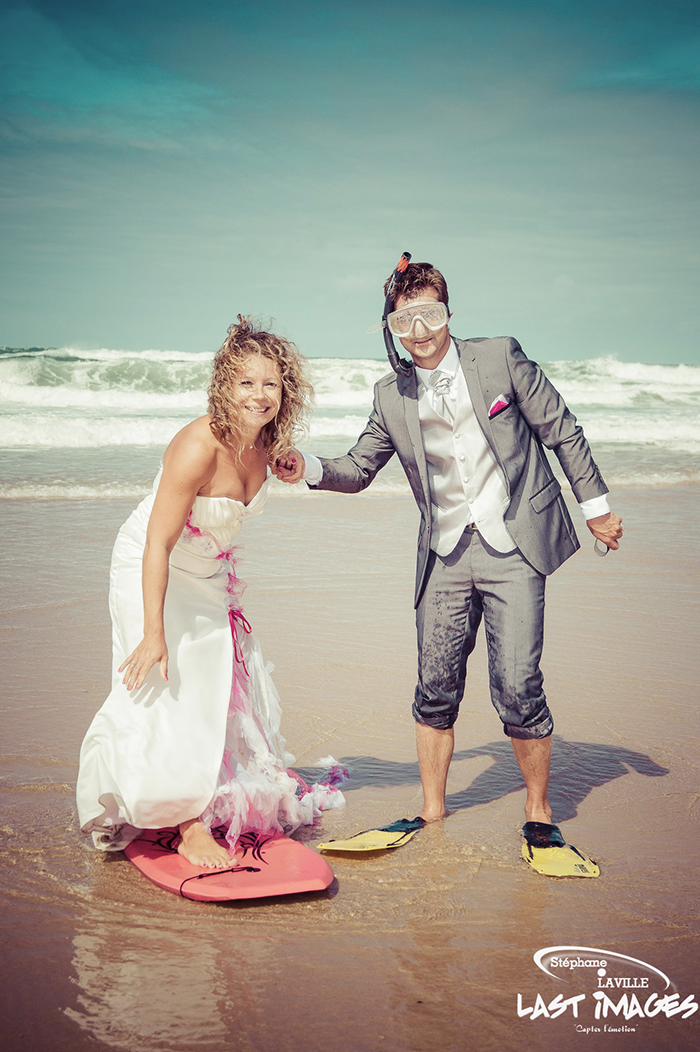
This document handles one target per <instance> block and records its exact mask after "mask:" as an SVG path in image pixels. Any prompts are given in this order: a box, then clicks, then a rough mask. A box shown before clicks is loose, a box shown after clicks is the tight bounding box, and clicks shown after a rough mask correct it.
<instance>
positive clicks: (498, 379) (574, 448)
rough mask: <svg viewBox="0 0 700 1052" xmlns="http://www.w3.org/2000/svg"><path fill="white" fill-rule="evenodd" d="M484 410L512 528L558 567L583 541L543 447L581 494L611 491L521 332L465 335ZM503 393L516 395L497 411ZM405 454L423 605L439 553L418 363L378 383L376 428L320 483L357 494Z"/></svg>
mask: <svg viewBox="0 0 700 1052" xmlns="http://www.w3.org/2000/svg"><path fill="white" fill-rule="evenodd" d="M454 342H455V344H456V346H457V353H458V354H459V358H460V363H461V366H462V369H463V371H464V375H465V377H466V380H467V386H468V388H469V394H470V396H471V401H472V405H473V406H474V412H475V414H476V418H477V420H478V421H479V424H480V426H481V429H482V431H483V432H484V435H485V436H486V439H487V441H488V443H489V445H490V446H491V449H492V450H493V452H494V455H495V457H496V459H497V461H498V463H499V464H500V466H501V468H502V470H503V473H504V475H505V478H506V486H507V488H508V494H509V497H510V504H509V506H508V510H507V511H506V514H505V523H506V525H507V527H508V531H509V533H510V535H511V537H512V538H513V542H514V544H516V545H517V547H518V549H519V550H520V552H521V554H522V555H523V556H524V557H525V559H527V561H528V562H529V563H530V564H531V565H532V566H534V567H535V569H536V570H538V571H539V572H540V573H543V574H550V573H553V571H554V570H556V569H557V567H559V566H561V564H562V563H563V562H564V560H565V559H568V558H569V556H570V555H573V553H574V552H575V551H576V549H577V548H578V547H579V543H578V539H577V537H576V531H575V530H574V526H573V523H572V521H571V518H570V516H569V513H568V511H567V510H566V506H565V504H564V499H563V497H562V495H561V487H560V485H559V483H558V482H557V480H556V479H555V477H554V475H553V474H552V470H551V468H550V466H549V463H548V462H547V457H546V455H545V452H544V450H543V448H542V446H543V445H544V446H547V448H548V449H551V450H553V451H554V453H555V454H556V456H557V458H558V459H559V463H560V464H561V466H562V469H563V471H564V474H565V475H566V477H567V479H568V480H569V482H570V483H571V487H572V489H573V491H574V495H575V497H576V499H577V500H578V501H579V502H581V501H584V500H590V499H591V498H592V497H598V496H601V495H602V494H604V493H607V492H608V488H607V486H606V485H605V482H604V481H603V479H602V477H601V474H600V472H599V470H598V468H597V466H596V464H595V462H594V460H593V457H592V455H591V451H590V448H589V446H588V443H587V441H586V439H585V437H584V434H583V431H582V429H581V427H580V426H579V425H578V424H577V423H576V417H575V416H573V414H572V413H570V412H569V410H568V409H567V407H566V405H565V404H564V400H563V399H562V397H561V395H560V394H559V392H558V391H557V390H556V389H555V388H554V387H553V386H552V384H551V383H550V382H549V380H548V379H547V378H546V376H545V375H544V373H543V372H542V370H541V369H540V367H539V365H537V363H536V362H532V361H530V359H529V358H527V357H526V356H525V354H524V353H523V351H522V349H521V347H520V344H519V343H518V341H517V340H514V339H512V338H509V337H499V338H496V339H472V340H457V339H455V341H454ZM499 398H502V399H504V400H505V401H507V402H508V403H509V405H508V407H507V408H505V409H501V411H500V412H497V413H496V414H495V415H494V416H492V417H491V418H489V409H490V407H491V406H492V405H493V404H494V402H495V401H496V400H497V399H499ZM394 453H397V454H398V457H399V460H400V461H401V464H402V466H403V469H404V471H405V472H406V476H407V478H408V481H409V483H410V486H411V489H412V490H413V496H414V497H415V499H416V503H417V504H418V507H419V508H420V513H421V524H420V530H419V534H418V561H417V567H416V592H415V602H416V605H418V601H419V599H420V595H421V591H422V588H423V583H424V580H425V571H426V566H427V562H428V554H429V551H430V537H431V528H432V516H431V512H430V487H429V482H428V468H427V464H426V459H425V450H424V448H423V441H422V437H421V427H420V420H419V417H418V390H417V379H416V375H415V370H413V371H412V372H411V375H410V376H403V375H401V376H398V375H396V373H393V372H392V373H389V374H388V375H387V376H384V377H382V379H381V380H379V381H378V383H377V384H375V388H374V408H373V410H372V413H371V416H370V418H369V420H368V422H367V426H366V428H365V429H364V431H363V432H362V434H361V435H360V437H359V438H358V440H357V442H356V444H355V445H354V446H353V448H352V449H351V450H350V452H349V453H346V454H345V456H342V457H337V458H336V459H334V460H326V459H324V458H321V463H322V465H323V480H322V481H321V482H320V483H319V485H318V487H317V488H318V489H328V490H339V491H342V492H344V493H356V492H358V491H360V490H363V489H365V487H367V486H369V484H370V482H371V481H372V479H373V478H374V476H375V475H376V474H377V472H378V471H379V470H380V468H383V467H384V465H385V464H386V463H387V461H388V460H390V458H391V457H392V456H393V455H394Z"/></svg>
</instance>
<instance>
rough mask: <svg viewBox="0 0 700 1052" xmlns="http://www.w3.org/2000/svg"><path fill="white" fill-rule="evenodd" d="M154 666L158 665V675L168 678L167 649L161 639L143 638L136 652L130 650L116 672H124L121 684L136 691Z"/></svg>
mask: <svg viewBox="0 0 700 1052" xmlns="http://www.w3.org/2000/svg"><path fill="white" fill-rule="evenodd" d="M154 665H160V674H161V676H162V677H163V679H164V680H167V678H168V648H167V647H166V645H165V640H164V639H163V638H162V637H161V638H152V637H151V638H144V639H142V640H141V642H140V643H139V645H138V646H137V647H136V650H132V652H131V653H130V654H129V656H128V658H127V659H126V661H123V662H122V664H121V665H120V666H119V669H118V671H119V672H124V679H123V680H122V683H123V684H124V686H125V687H126V689H127V690H133V689H134V687H135V688H136V689H137V690H138V689H139V687H140V686H141V684H142V683H143V681H144V680H145V678H146V676H147V675H148V673H149V672H150V671H151V669H152V668H153V666H154Z"/></svg>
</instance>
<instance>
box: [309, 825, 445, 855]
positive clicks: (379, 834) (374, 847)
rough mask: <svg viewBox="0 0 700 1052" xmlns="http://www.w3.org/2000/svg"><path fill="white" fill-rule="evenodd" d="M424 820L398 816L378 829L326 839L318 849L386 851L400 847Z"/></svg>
mask: <svg viewBox="0 0 700 1052" xmlns="http://www.w3.org/2000/svg"><path fill="white" fill-rule="evenodd" d="M424 825H425V821H424V819H422V818H400V819H399V820H398V822H392V824H391V825H389V826H382V827H381V828H380V829H365V830H363V831H362V832H361V833H355V834H354V836H350V837H348V838H347V839H346V840H328V841H327V842H326V843H325V844H318V845H317V846H318V850H319V851H349V852H356V851H387V850H388V849H389V848H393V847H402V846H403V844H407V843H408V841H409V840H410V839H411V838H412V837H414V836H415V835H416V833H417V832H418V830H419V829H422V828H423V826H424Z"/></svg>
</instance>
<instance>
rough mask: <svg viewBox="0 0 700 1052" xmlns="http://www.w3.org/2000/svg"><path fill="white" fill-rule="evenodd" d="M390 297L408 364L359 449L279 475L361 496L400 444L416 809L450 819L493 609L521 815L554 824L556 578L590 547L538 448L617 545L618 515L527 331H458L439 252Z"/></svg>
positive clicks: (389, 380) (380, 402)
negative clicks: (551, 644)
mask: <svg viewBox="0 0 700 1052" xmlns="http://www.w3.org/2000/svg"><path fill="white" fill-rule="evenodd" d="M392 281H393V285H391V284H390V282H392ZM384 292H385V295H387V294H389V292H390V293H391V301H392V302H391V304H390V305H391V306H393V310H392V311H391V312H390V313H389V314H388V316H387V318H386V324H387V325H388V327H389V330H390V331H391V332H392V334H393V335H395V336H397V337H398V338H399V339H400V341H401V344H402V346H403V347H404V349H405V350H406V351H408V353H409V355H410V356H411V360H412V366H413V367H412V368H406V369H405V370H404V371H403V372H395V373H390V374H389V375H388V376H385V377H383V379H381V380H380V381H379V382H378V383H377V384H376V385H375V390H374V409H373V411H372V414H371V416H370V418H369V420H368V422H367V426H366V427H365V429H364V431H363V432H362V434H361V435H360V437H359V438H358V440H357V443H356V444H355V445H354V446H353V448H352V449H351V450H350V451H349V453H347V454H346V455H345V456H343V457H338V458H336V459H334V460H328V459H325V458H320V459H319V458H317V457H314V456H311V455H308V454H307V455H306V456H302V455H301V454H298V456H297V460H296V463H295V464H294V465H293V466H292V462H291V461H289V462H288V467H286V468H285V467H281V466H280V467H278V474H279V477H280V478H281V479H283V481H286V482H292V483H293V482H298V481H300V480H301V479H302V478H303V479H305V480H306V482H307V483H308V484H309V486H311V487H312V488H316V489H326V490H339V491H342V492H345V493H356V492H358V491H360V490H363V489H365V487H366V486H368V485H369V484H370V482H372V480H373V478H374V477H375V475H376V474H377V472H378V471H379V470H380V469H381V468H382V467H384V465H385V464H386V463H387V461H388V460H389V459H390V458H391V457H392V456H393V455H394V453H396V454H398V457H399V460H400V461H401V464H402V467H403V469H404V471H405V472H406V476H407V478H408V481H409V483H410V486H411V489H412V491H413V495H414V497H415V499H416V502H417V504H418V507H419V509H420V512H421V524H420V530H419V534H418V564H417V571H416V588H415V607H416V624H417V629H418V684H417V686H416V690H415V700H414V702H413V716H414V719H415V721H416V743H417V749H418V761H419V766H420V776H421V782H422V786H423V796H424V807H423V810H422V812H421V817H422V818H424V819H425V820H426V821H434V820H436V819H440V818H442V817H444V815H445V790H446V783H447V773H448V769H449V765H450V761H451V759H452V753H453V750H454V730H453V727H454V723H455V721H456V719H457V715H458V711H459V704H460V702H461V700H462V695H463V693H464V685H465V680H466V668H467V659H468V657H469V655H470V654H471V652H472V650H473V649H474V645H475V642H476V635H477V630H478V628H479V624H480V623H481V621H482V619H483V621H484V627H485V631H486V643H487V648H488V667H489V679H490V689H491V700H492V702H493V705H494V707H495V709H496V711H497V713H498V715H499V717H500V718H501V720H502V723H503V730H504V732H505V734H506V735H508V737H509V738H510V741H511V744H512V747H513V751H514V753H515V758H516V760H517V762H518V764H519V766H520V770H521V772H522V775H523V778H524V779H525V785H526V787H527V800H526V804H525V819H526V822H543V823H551V820H552V811H551V808H550V806H549V802H548V798H547V786H548V780H549V767H550V755H551V734H552V730H553V726H554V724H553V721H552V716H551V713H550V711H549V708H548V706H547V702H546V699H545V695H544V691H543V689H542V684H543V677H542V672H541V671H540V658H541V654H542V642H543V619H544V592H545V581H546V576H547V575H548V574H550V573H553V572H554V570H556V569H557V567H559V566H560V565H561V564H562V563H563V562H564V560H565V559H568V558H569V556H570V555H573V553H574V552H575V551H576V549H577V548H578V547H579V543H578V540H577V538H576V532H575V530H574V526H573V523H572V522H571V519H570V517H569V514H568V512H567V510H566V506H565V504H564V500H563V498H562V495H561V488H560V486H559V483H558V482H557V480H556V479H555V478H554V476H553V474H552V472H551V469H550V467H549V464H548V462H547V458H546V455H545V453H544V450H543V448H542V447H543V446H546V447H547V448H548V449H551V450H552V451H553V452H554V454H555V455H556V457H557V458H558V460H559V463H560V464H561V467H562V470H563V472H564V474H565V475H566V477H567V479H568V480H569V482H570V484H571V487H572V489H573V492H574V495H575V496H576V499H577V501H578V502H579V505H580V508H581V511H582V513H583V515H584V518H585V520H586V522H587V525H588V528H589V530H590V531H591V533H592V534H593V536H594V537H595V538H596V539H597V540H598V541H600V542H602V543H603V544H605V545H607V547H608V548H613V549H616V548H618V539H619V538H620V537H621V536H622V520H621V519H620V518H619V517H618V516H617V515H615V514H614V513H613V512H612V511H610V509H609V507H608V502H607V499H606V496H605V495H606V493H607V492H608V490H607V486H606V485H605V483H604V481H603V479H602V477H601V475H600V472H599V470H598V468H597V467H596V465H595V463H594V461H593V458H592V456H591V451H590V449H589V446H588V443H587V442H586V439H585V438H584V435H583V431H582V430H581V428H580V427H579V426H578V424H577V423H576V418H575V417H574V416H573V415H572V414H571V413H570V412H569V410H568V409H567V407H566V405H565V404H564V401H563V399H562V398H561V395H560V394H559V393H558V392H557V391H556V390H555V388H554V387H553V386H552V384H551V383H550V382H549V381H548V380H547V378H546V377H545V375H544V373H543V372H542V370H541V369H540V367H539V366H538V365H537V364H536V363H535V362H532V361H530V360H529V359H528V358H526V356H525V355H524V353H523V351H522V350H521V348H520V345H519V344H518V342H517V340H515V339H512V338H503V337H499V338H496V339H483V338H478V339H470V340H458V339H456V338H455V337H453V336H452V335H451V333H450V331H449V320H450V312H449V297H448V291H447V284H446V282H445V279H444V277H443V275H442V274H441V273H440V271H439V270H436V269H435V267H433V266H432V265H431V264H429V263H409V264H408V266H407V267H406V268H405V269H404V271H403V273H401V274H399V273H398V271H397V272H396V274H394V275H393V276H392V278H391V279H389V281H387V283H386V285H385V288H384ZM407 365H411V363H407Z"/></svg>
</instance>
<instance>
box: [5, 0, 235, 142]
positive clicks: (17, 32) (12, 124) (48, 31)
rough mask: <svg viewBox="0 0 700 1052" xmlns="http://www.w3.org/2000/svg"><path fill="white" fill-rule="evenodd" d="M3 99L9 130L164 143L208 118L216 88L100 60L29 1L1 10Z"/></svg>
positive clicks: (143, 66) (147, 67)
mask: <svg viewBox="0 0 700 1052" xmlns="http://www.w3.org/2000/svg"><path fill="white" fill-rule="evenodd" d="M0 42H1V43H0V69H1V72H0V98H1V99H2V105H3V109H4V111H5V116H6V120H7V121H8V124H9V130H10V131H13V132H14V134H15V136H17V135H19V134H22V135H24V136H26V137H28V138H30V139H35V138H39V139H41V138H46V139H51V140H56V139H63V140H66V141H69V142H75V141H77V140H80V139H83V138H87V139H91V140H93V141H94V140H95V139H97V140H99V141H103V142H104V141H126V142H128V143H130V144H131V145H135V144H139V143H141V144H142V145H153V144H154V143H160V144H161V145H163V144H165V143H167V142H170V144H171V145H172V143H173V140H172V135H173V133H174V132H177V131H178V130H181V129H182V128H183V126H187V125H188V124H193V123H199V122H202V120H206V118H207V111H206V108H205V105H204V104H205V103H208V102H210V101H211V100H212V98H215V97H216V94H217V93H216V91H215V89H214V88H212V87H210V86H206V85H202V84H198V83H194V82H188V81H186V80H184V79H182V78H179V77H175V76H173V75H172V74H171V73H170V72H168V71H167V70H165V69H163V68H160V67H158V66H157V65H155V64H153V63H148V62H144V61H138V60H137V59H136V58H135V57H134V56H132V58H131V61H130V62H128V63H115V62H108V61H103V62H101V63H100V62H98V61H96V60H95V59H94V58H91V57H88V56H87V55H86V54H85V53H84V52H83V51H81V50H79V49H78V48H76V46H75V45H74V44H73V43H72V42H71V41H70V40H69V39H68V38H67V37H66V35H65V34H64V33H63V32H62V30H61V28H60V26H58V25H57V24H56V23H54V22H53V21H51V20H49V19H47V18H45V17H44V16H43V15H41V14H39V13H37V12H36V11H34V10H32V9H30V8H28V7H18V8H14V9H10V10H6V11H5V12H3V13H2V15H0Z"/></svg>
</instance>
